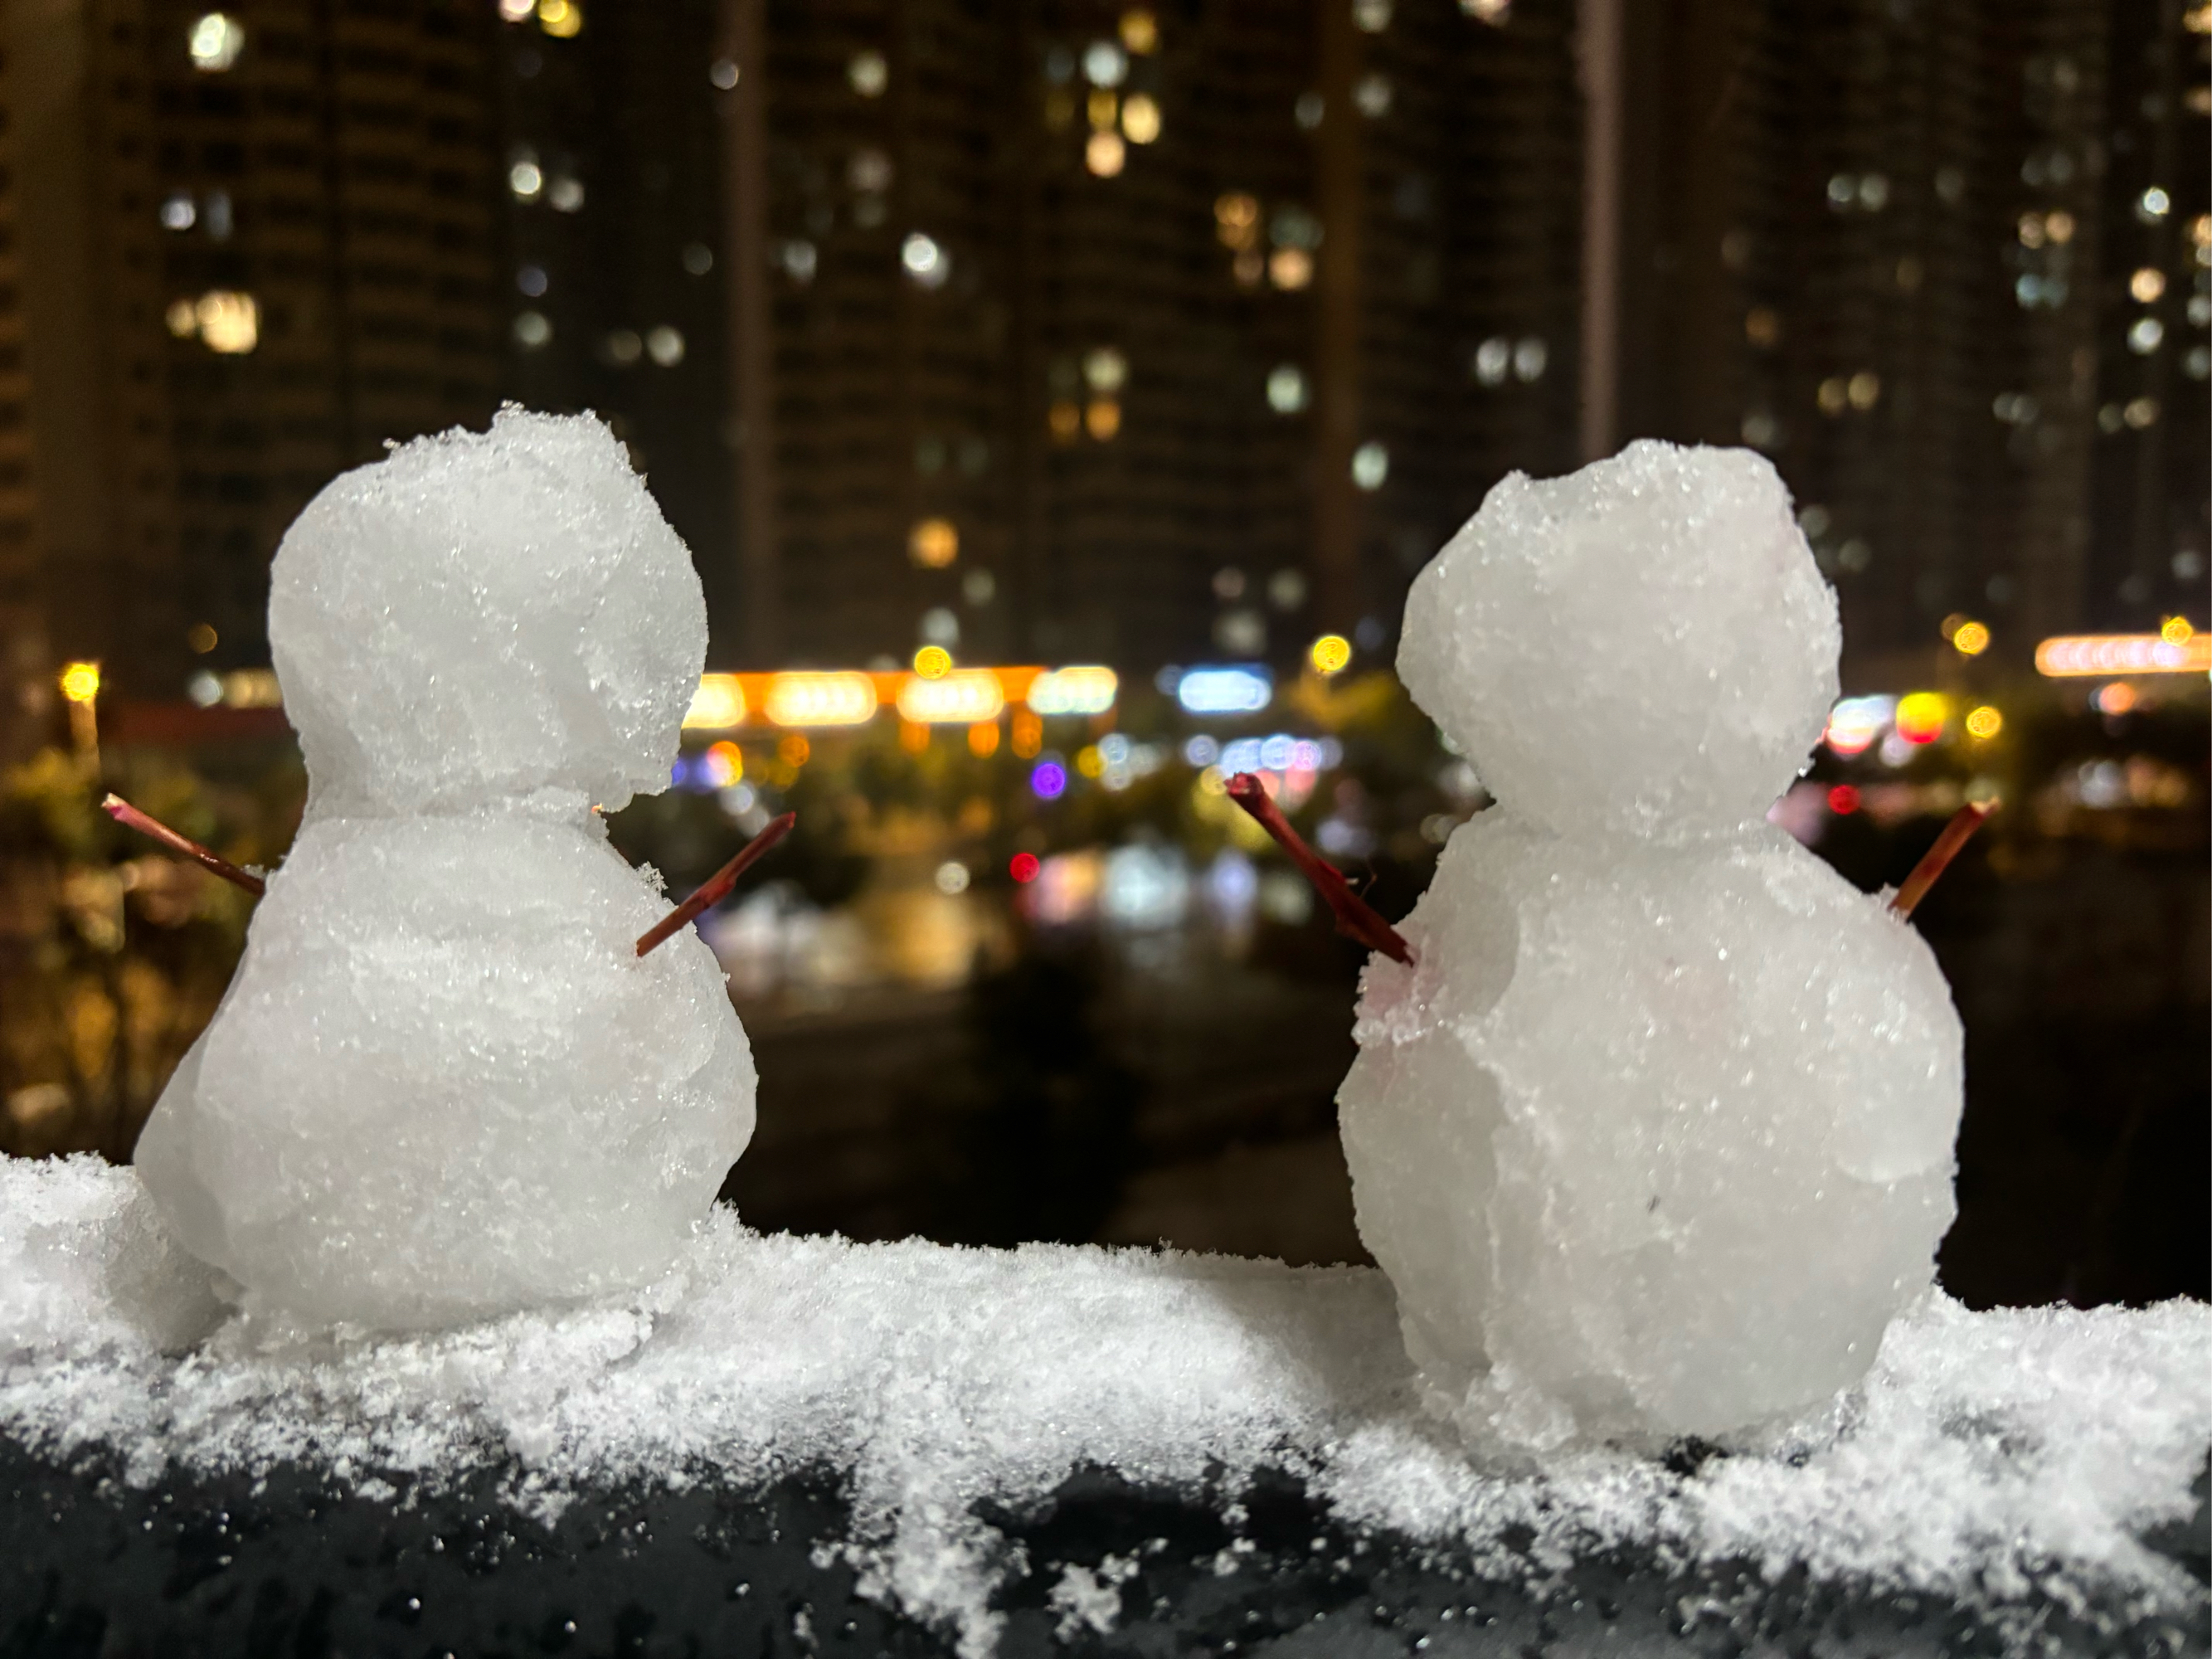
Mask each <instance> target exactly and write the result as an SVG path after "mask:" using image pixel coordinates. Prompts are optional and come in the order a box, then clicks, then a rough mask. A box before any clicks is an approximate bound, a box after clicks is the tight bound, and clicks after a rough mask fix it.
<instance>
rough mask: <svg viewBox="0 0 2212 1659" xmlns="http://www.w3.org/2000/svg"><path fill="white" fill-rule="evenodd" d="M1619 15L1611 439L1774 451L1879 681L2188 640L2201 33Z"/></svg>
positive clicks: (2195, 599)
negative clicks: (2037, 654) (2130, 640)
mask: <svg viewBox="0 0 2212 1659" xmlns="http://www.w3.org/2000/svg"><path fill="white" fill-rule="evenodd" d="M1626 18H1627V27H1626V38H1625V55H1626V62H1627V63H1628V64H1632V65H1643V66H1648V67H1649V68H1650V70H1651V72H1649V73H1644V72H1638V73H1636V74H1634V75H1633V76H1631V77H1629V78H1628V79H1627V80H1626V113H1625V122H1624V126H1625V131H1626V140H1625V144H1624V151H1625V158H1624V160H1625V170H1626V189H1625V191H1624V199H1625V201H1626V204H1628V205H1627V206H1626V210H1625V211H1624V214H1623V220H1624V233H1625V234H1624V236H1623V239H1622V252H1621V270H1620V290H1621V293H1622V295H1623V301H1622V313H1623V320H1622V331H1623V337H1622V345H1621V362H1622V364H1623V372H1622V377H1621V382H1620V398H1621V404H1620V428H1621V430H1622V431H1623V433H1624V434H1629V433H1637V432H1650V433H1654V434H1658V435H1666V436H1670V437H1675V438H1680V439H1685V440H1691V439H1694V440H1699V441H1707V442H1716V443H1727V442H1741V443H1748V444H1751V445H1753V446H1754V447H1758V448H1760V449H1763V450H1765V451H1766V452H1767V453H1769V454H1771V456H1772V457H1773V459H1775V461H1776V463H1777V465H1778V466H1779V467H1780V468H1781V469H1782V471H1783V472H1784V476H1785V477H1787V478H1788V479H1789V480H1790V484H1791V486H1792V488H1793V489H1794V490H1795V492H1796V495H1797V498H1798V502H1799V506H1800V509H1801V512H1802V515H1803V518H1804V520H1805V524H1806V528H1807V530H1808V532H1809V534H1810V535H1811V538H1812V540H1813V542H1814V548H1815V550H1816V551H1817V552H1818V554H1819V555H1820V559H1821V562H1822V564H1823V567H1824V568H1826V570H1827V571H1828V573H1829V574H1830V576H1831V577H1832V579H1833V580H1835V582H1836V583H1837V585H1838V591H1839V592H1840V593H1841V594H1842V597H1843V602H1844V619H1845V634H1846V639H1847V641H1848V642H1849V647H1850V653H1851V655H1852V658H1853V659H1854V661H1855V662H1856V663H1857V665H1858V666H1859V668H1860V670H1861V671H1862V672H1863V674H1865V675H1866V676H1868V677H1869V678H1872V679H1874V680H1875V681H1876V682H1879V681H1881V679H1883V678H1893V676H1894V673H1895V672H1896V670H1895V668H1894V667H1893V665H1895V664H1897V663H1898V662H1899V660H1900V659H1912V658H1915V657H1918V656H1924V655H1925V654H1927V653H1936V654H1938V655H1940V654H1942V651H1943V646H1942V637H1943V636H1942V633H1941V631H1940V630H1941V628H1942V623H1943V622H1944V619H1945V618H1947V617H1954V618H1955V617H1959V616H1962V615H1963V616H1970V617H1975V618H1978V619H1981V620H1984V622H1986V623H1988V625H1989V626H1990V628H1991V629H1992V630H1993V633H1994V636H1995V639H1996V649H1997V651H1998V652H1999V653H2001V654H2002V655H2003V656H2005V657H2007V658H2008V659H2011V660H2012V661H2013V662H2015V665H2019V666H2023V667H2024V666H2025V664H2026V660H2027V656H2028V653H2030V652H2031V651H2032V650H2033V646H2034V644H2035V642H2036V641H2037V640H2038V639H2039V638H2041V637H2043V636H2044V635H2048V634H2051V633H2057V632H2061V631H2065V630H2069V629H2079V628H2082V627H2085V626H2104V627H2120V628H2133V629H2145V628H2149V629H2155V628H2156V627H2157V626H2158V624H2159V623H2160V619H2161V617H2164V616H2166V615H2171V614H2174V613H2176V612H2183V611H2186V612H2188V613H2190V614H2191V615H2193V616H2195V617H2197V618H2198V619H2199V620H2200V621H2201V620H2202V617H2203V574H2204V569H2205V548H2206V532H2205V523H2204V513H2205V498H2206V489H2207V474H2206V432H2205V406H2206V392H2205V372H2206V357H2205V349H2204V346H2205V334H2204V321H2205V307H2206V305H2207V301H2206V299H2205V297H2204V296H2205V295H2206V294H2207V277H2208V274H2212V273H2208V269H2207V264H2206V257H2207V256H2206V254H2205V252H2204V246H2205V245H2204V234H2205V220H2204V218H2203V215H2204V213H2205V210H2206V199H2205V197H2206V188H2205V147H2206V146H2205V130H2204V125H2203V121H2204V115H2205V98H2206V94H2205V90H2204V77H2205V70H2204V43H2205V35H2204V33H2203V31H2204V28H2205V27H2206V26H2207V17H2206V14H2205V13H2204V11H2203V8H2201V7H2200V8H2195V9H2190V8H2186V7H2185V6H2183V5H2181V4H2179V3H2172V4H2168V3H2163V0H2109V3H2082V0H2031V3H2026V4H2021V3H2004V4H1981V3H1958V4H1943V5H1933V4H1924V3H1917V0H1844V3H1834V4H1822V5H1819V6H1814V7H1809V8H1808V7H1804V6H1799V5H1794V4H1793V5H1780V4H1773V3H1767V0H1687V3H1681V4H1676V5H1652V6H1648V7H1647V6H1632V7H1630V8H1628V9H1627V13H1626Z"/></svg>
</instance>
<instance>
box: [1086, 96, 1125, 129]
mask: <svg viewBox="0 0 2212 1659" xmlns="http://www.w3.org/2000/svg"><path fill="white" fill-rule="evenodd" d="M1083 106H1084V109H1085V112H1087V113H1088V114H1089V115H1090V117H1091V126H1092V127H1093V128H1094V129H1096V130H1097V131H1100V132H1104V131H1106V130H1107V129H1108V128H1109V127H1111V126H1112V125H1114V123H1115V119H1116V118H1118V117H1119V116H1120V115H1121V94H1119V93H1117V92H1109V91H1107V90H1106V88H1103V87H1094V88H1091V96H1090V97H1088V98H1086V99H1085V100H1083Z"/></svg>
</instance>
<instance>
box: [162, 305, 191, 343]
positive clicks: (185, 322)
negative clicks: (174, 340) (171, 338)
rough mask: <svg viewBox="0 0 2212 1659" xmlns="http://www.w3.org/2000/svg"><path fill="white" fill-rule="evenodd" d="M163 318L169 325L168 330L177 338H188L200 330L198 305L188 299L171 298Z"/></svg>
mask: <svg viewBox="0 0 2212 1659" xmlns="http://www.w3.org/2000/svg"><path fill="white" fill-rule="evenodd" d="M163 319H164V320H165V321H166V322H167V324H168V325H169V332H170V333H172V334H173V335H175V336H176V337H178V338H179V340H189V339H191V337H192V336H193V335H195V334H197V333H198V332H199V331H200V313H199V307H197V306H195V305H194V304H193V303H192V302H191V301H190V300H172V301H170V302H169V308H168V310H167V312H166V313H163Z"/></svg>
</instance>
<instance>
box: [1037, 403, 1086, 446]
mask: <svg viewBox="0 0 2212 1659" xmlns="http://www.w3.org/2000/svg"><path fill="white" fill-rule="evenodd" d="M1044 419H1045V424H1046V425H1047V426H1048V427H1050V428H1052V435H1053V437H1054V439H1055V440H1056V441H1059V442H1060V443H1064V444H1065V443H1073V441H1075V437H1076V435H1077V434H1078V433H1079V432H1081V431H1082V430H1083V410H1082V409H1081V408H1080V407H1079V405H1077V404H1069V403H1059V404H1054V405H1053V406H1052V407H1051V408H1050V409H1048V410H1046V411H1045V417H1044Z"/></svg>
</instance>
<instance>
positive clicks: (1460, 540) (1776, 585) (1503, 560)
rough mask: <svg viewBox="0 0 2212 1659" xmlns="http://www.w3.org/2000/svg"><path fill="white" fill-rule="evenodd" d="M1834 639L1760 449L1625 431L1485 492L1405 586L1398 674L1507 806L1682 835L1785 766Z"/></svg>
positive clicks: (1759, 813)
mask: <svg viewBox="0 0 2212 1659" xmlns="http://www.w3.org/2000/svg"><path fill="white" fill-rule="evenodd" d="M1841 648H1842V635H1841V633H1840V631H1839V630H1838V624H1837V620H1836V596H1835V595H1834V594H1833V593H1832V592H1830V591H1829V588H1828V585H1827V584H1826V582H1824V581H1823V580H1820V571H1819V570H1818V568H1815V567H1814V563H1813V555H1812V551H1811V550H1810V549H1809V548H1808V547H1807V546H1806V544H1805V538H1804V535H1803V533H1802V532H1800V531H1799V530H1798V528H1797V522H1796V518H1795V517H1794V516H1793V515H1792V513H1791V512H1790V494H1789V491H1788V490H1787V489H1784V487H1783V483H1782V480H1781V479H1780V478H1779V477H1778V476H1777V475H1776V473H1775V471H1774V468H1773V466H1772V465H1770V464H1769V463H1768V462H1767V460H1766V459H1765V457H1763V456H1760V455H1756V454H1753V453H1752V452H1751V451H1749V450H1745V449H1704V448H1679V447H1676V446H1674V445H1673V444H1668V443H1661V442H1658V441H1655V440H1651V439H1639V440H1638V441H1636V442H1634V443H1632V444H1631V445H1629V446H1628V447H1627V448H1626V449H1624V450H1622V451H1621V452H1620V454H1618V455H1616V456H1614V457H1613V459H1610V460H1605V461H1598V462H1596V463H1595V464H1593V465H1589V466H1586V467H1584V468H1583V470H1582V471H1579V472H1577V473H1573V474H1571V475H1570V476H1569V477H1565V478H1551V479H1544V480H1537V479H1533V478H1530V477H1528V476H1527V475H1526V474H1523V473H1519V472H1516V473H1512V474H1510V475H1509V476H1508V477H1506V478H1504V480H1503V481H1502V482H1501V483H1498V485H1497V486H1496V487H1495V488H1494V489H1492V490H1491V492H1490V494H1489V495H1486V497H1484V499H1483V503H1482V507H1481V510H1480V512H1478V513H1476V514H1475V515H1474V517H1473V518H1472V519H1470V520H1468V521H1467V524H1466V525H1465V526H1463V527H1462V529H1461V531H1460V532H1459V533H1458V534H1457V535H1456V536H1454V537H1453V538H1451V540H1450V541H1449V542H1448V543H1446V544H1445V545H1444V549H1443V551H1442V552H1441V553H1439V554H1437V556H1436V557H1435V558H1434V559H1432V560H1431V561H1430V562H1429V564H1428V567H1427V568H1425V569H1424V570H1423V571H1422V572H1421V574H1419V576H1417V577H1415V578H1414V579H1413V589H1412V591H1411V592H1409V593H1408V594H1407V597H1406V622H1405V628H1404V630H1403V632H1402V634H1401V644H1400V646H1399V648H1398V674H1399V678H1401V679H1402V680H1403V681H1404V682H1405V683H1406V687H1407V690H1410V691H1411V692H1412V693H1413V701H1414V702H1418V703H1419V704H1420V706H1421V707H1422V708H1424V709H1425V710H1426V711H1427V712H1428V714H1429V715H1430V717H1431V719H1433V720H1435V721H1436V722H1437V725H1438V726H1441V727H1443V730H1444V731H1446V732H1449V733H1450V734H1451V736H1452V738H1453V739H1454V740H1455V742H1457V743H1458V744H1460V746H1461V747H1462V748H1463V749H1464V750H1466V751H1467V753H1468V756H1469V757H1470V758H1472V759H1473V760H1474V766H1475V769H1476V770H1477V771H1478V772H1479V773H1480V775H1481V776H1482V781H1483V782H1484V784H1485V785H1486V786H1487V787H1488V788H1489V790H1490V793H1492V794H1493V795H1495V796H1496V797H1497V798H1498V799H1500V800H1503V801H1506V802H1509V803H1510V804H1511V805H1512V807H1513V810H1514V811H1516V812H1518V813H1520V814H1521V815H1522V817H1526V818H1530V819H1533V820H1534V821H1535V822H1536V823H1541V824H1542V825H1543V826H1544V827H1545V828H1546V829H1550V830H1552V831H1553V832H1554V833H1556V834H1559V835H1588V834H1590V833H1593V832H1595V831H1598V830H1606V831H1612V832H1616V833H1620V834H1627V835H1634V836H1643V837H1646V838H1649V839H1652V840H1662V841H1689V840H1693V839H1697V838H1699V837H1701V836H1710V835H1712V834H1715V833H1716V832H1726V831H1729V830H1733V829H1740V828H1741V827H1743V826H1746V825H1748V824H1752V823H1757V822H1758V821H1759V819H1761V818H1762V817H1765V812H1766V809H1767V807H1768V806H1769V805H1771V804H1772V802H1773V800H1774V798H1775V797H1776V796H1777V795H1778V794H1780V793H1782V791H1783V789H1784V787H1787V786H1788V784H1789V782H1790V779H1791V778H1793V777H1795V776H1796V775H1797V773H1798V772H1799V771H1801V770H1802V769H1803V767H1804V765H1805V761H1806V757H1807V756H1808V754H1809V753H1810V751H1811V750H1812V747H1813V744H1814V741H1815V740H1817V739H1818V738H1819V737H1820V729H1821V726H1823V724H1824V723H1825V722H1826V720H1827V717H1828V710H1829V709H1830V708H1831V707H1832V706H1833V704H1834V702H1835V701H1836V658H1837V655H1838V652H1839V651H1840V650H1841Z"/></svg>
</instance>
